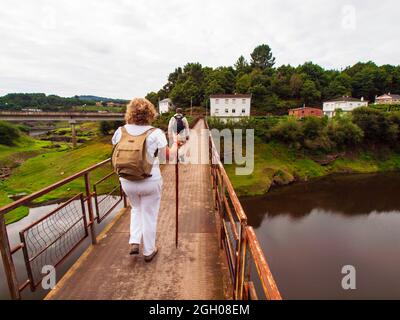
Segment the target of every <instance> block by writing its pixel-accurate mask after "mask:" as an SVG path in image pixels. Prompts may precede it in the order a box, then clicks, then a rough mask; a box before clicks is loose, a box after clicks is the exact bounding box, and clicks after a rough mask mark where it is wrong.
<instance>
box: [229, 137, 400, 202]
mask: <svg viewBox="0 0 400 320" xmlns="http://www.w3.org/2000/svg"><path fill="white" fill-rule="evenodd" d="M399 169H400V154H395V153H387V154H385V157H384V158H383V159H382V156H378V155H377V154H374V153H372V152H362V153H357V154H352V155H351V156H344V157H341V158H338V159H337V160H336V161H334V162H333V163H331V164H329V165H327V166H322V165H320V164H318V163H316V162H315V161H313V160H312V159H311V158H310V157H308V156H306V155H304V154H300V153H298V152H296V151H293V150H290V149H288V148H287V147H286V146H284V145H282V144H278V143H268V144H266V143H260V142H259V143H256V146H255V168H254V172H253V174H252V175H249V176H237V175H236V174H235V166H233V165H226V170H227V173H228V175H229V177H230V179H231V181H232V183H233V185H234V187H235V189H236V191H237V193H238V195H240V196H243V195H249V196H250V195H262V194H265V193H266V192H268V190H269V189H270V188H271V186H272V185H273V184H275V185H284V184H288V183H292V182H294V181H304V180H309V179H312V178H318V177H322V176H326V175H328V174H333V173H344V172H346V173H372V172H379V171H389V170H399Z"/></svg>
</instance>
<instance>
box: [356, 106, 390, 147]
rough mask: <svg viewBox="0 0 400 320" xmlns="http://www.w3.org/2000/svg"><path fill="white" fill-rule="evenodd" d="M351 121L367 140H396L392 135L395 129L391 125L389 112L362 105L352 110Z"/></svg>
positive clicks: (384, 141)
mask: <svg viewBox="0 0 400 320" xmlns="http://www.w3.org/2000/svg"><path fill="white" fill-rule="evenodd" d="M352 117H353V122H354V123H355V124H356V125H358V126H359V127H360V128H361V129H362V131H363V132H364V138H365V140H366V141H367V142H383V143H386V142H388V141H393V140H397V136H395V137H394V136H393V134H395V133H396V132H395V131H396V130H395V127H391V125H392V123H391V121H390V114H388V113H385V112H383V111H380V110H376V109H372V108H368V107H362V108H357V109H355V110H354V111H353V112H352Z"/></svg>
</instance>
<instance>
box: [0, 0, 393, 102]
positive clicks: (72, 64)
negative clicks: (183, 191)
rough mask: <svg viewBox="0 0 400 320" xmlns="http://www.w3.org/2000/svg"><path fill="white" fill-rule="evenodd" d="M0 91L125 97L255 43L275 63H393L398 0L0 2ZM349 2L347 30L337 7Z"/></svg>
mask: <svg viewBox="0 0 400 320" xmlns="http://www.w3.org/2000/svg"><path fill="white" fill-rule="evenodd" d="M1 2H2V10H1V12H0V18H1V19H0V37H1V39H2V40H3V45H2V46H1V47H0V94H5V93H7V92H10V91H14V92H33V91H41V92H46V93H56V94H60V95H65V96H71V95H74V94H97V95H102V96H104V95H106V96H110V97H121V98H131V97H132V96H143V95H145V94H146V93H147V92H149V91H151V90H157V89H159V88H160V87H161V86H162V85H163V84H164V83H165V81H166V79H167V76H168V73H169V72H171V71H173V70H174V68H175V67H177V66H179V65H183V64H185V63H186V62H189V61H199V62H201V63H202V64H203V65H209V66H212V67H216V66H219V65H231V64H233V63H234V62H235V60H236V59H237V58H238V57H239V56H240V55H242V54H243V55H245V56H246V57H247V58H249V54H250V52H251V51H252V49H253V48H254V47H255V46H256V45H258V44H261V43H268V44H270V46H271V47H272V49H273V51H274V54H275V56H276V57H277V64H278V65H280V64H292V65H297V64H300V63H303V62H305V61H314V62H316V63H319V64H321V65H323V66H324V67H328V68H341V67H346V66H347V65H350V64H353V63H355V62H357V61H360V60H363V61H365V60H374V61H376V62H377V63H379V64H384V63H390V64H399V57H400V46H399V44H398V41H397V39H396V37H395V31H396V30H399V29H400V28H399V27H400V21H399V20H398V19H397V12H398V11H399V9H400V3H399V2H398V1H396V0H385V1H381V2H380V3H379V5H377V2H376V1H375V0H363V1H357V0H303V1H301V2H300V1H297V0H269V1H265V0H248V1H245V2H244V1H239V0H219V1H215V0H203V1H197V0H169V1H161V0H159V1H155V0H135V1H131V0H113V1H110V0H85V1H80V0H69V1H66V0H58V1H51V0H35V1H30V0H21V1H17V2H16V1H11V0H1ZM348 5H352V6H354V8H355V12H356V16H357V24H356V28H355V29H354V30H346V29H345V28H343V25H342V19H343V8H344V6H348Z"/></svg>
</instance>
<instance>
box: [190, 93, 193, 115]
mask: <svg viewBox="0 0 400 320" xmlns="http://www.w3.org/2000/svg"><path fill="white" fill-rule="evenodd" d="M192 115H193V97H190V116H192Z"/></svg>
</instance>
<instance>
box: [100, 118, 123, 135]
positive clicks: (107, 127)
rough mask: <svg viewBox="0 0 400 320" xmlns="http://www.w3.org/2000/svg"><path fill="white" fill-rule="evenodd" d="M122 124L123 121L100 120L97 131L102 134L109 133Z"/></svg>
mask: <svg viewBox="0 0 400 320" xmlns="http://www.w3.org/2000/svg"><path fill="white" fill-rule="evenodd" d="M123 125H124V123H123V121H101V122H100V126H99V131H100V133H101V134H102V135H103V136H106V135H109V134H110V131H115V130H117V129H118V128H119V127H120V126H123Z"/></svg>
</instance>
